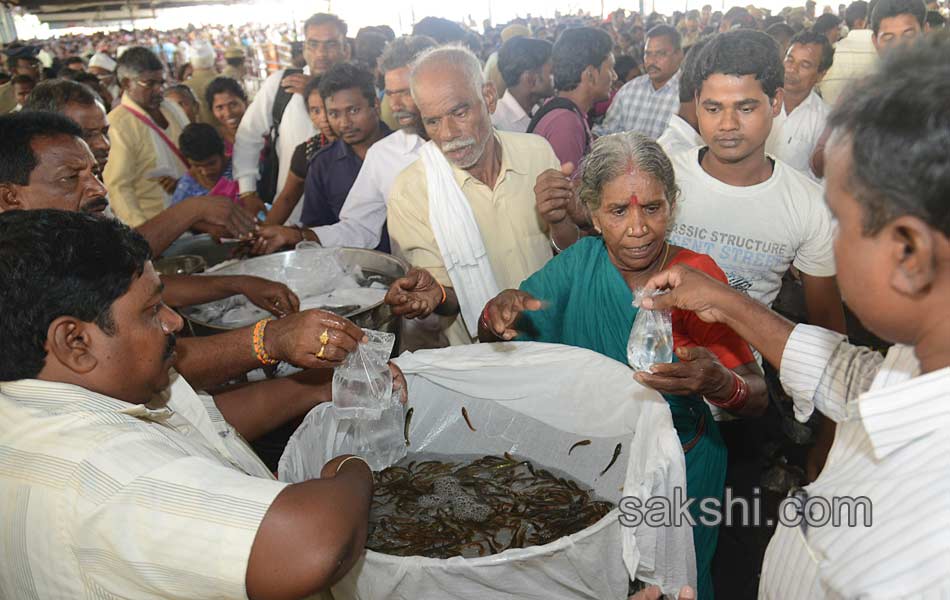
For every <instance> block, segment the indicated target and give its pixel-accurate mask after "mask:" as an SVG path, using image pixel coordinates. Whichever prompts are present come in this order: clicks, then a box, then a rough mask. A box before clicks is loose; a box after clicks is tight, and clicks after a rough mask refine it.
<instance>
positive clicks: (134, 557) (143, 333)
mask: <svg viewBox="0 0 950 600" xmlns="http://www.w3.org/2000/svg"><path fill="white" fill-rule="evenodd" d="M0 280H2V281H4V282H7V283H9V285H4V286H0V305H2V306H3V307H4V310H5V312H7V313H8V314H10V315H17V317H18V318H16V319H10V320H8V321H9V322H6V321H5V323H6V324H7V325H8V326H5V327H4V336H3V339H2V341H0V351H2V352H3V354H4V355H7V356H13V355H16V357H17V358H16V360H8V361H3V364H2V365H0V456H3V457H4V460H2V461H0V554H2V555H3V557H4V559H3V560H2V561H0V597H3V598H31V597H32V598H92V597H99V598H142V599H144V598H163V599H177V598H181V599H186V598H187V599H189V600H197V599H202V598H207V599H211V598H248V597H250V598H255V599H261V600H263V599H267V598H303V597H305V596H308V595H310V594H313V593H316V592H319V591H321V590H323V589H326V588H327V587H329V586H330V585H331V584H332V583H334V582H335V581H337V580H339V579H340V578H341V577H342V576H343V575H344V574H346V572H347V571H348V570H349V569H350V568H351V567H352V566H353V565H354V564H355V563H356V561H357V560H359V558H360V557H361V555H362V551H363V545H364V543H365V541H366V534H367V518H368V515H369V506H370V501H371V499H372V490H373V478H372V473H371V472H370V469H369V468H368V467H367V465H366V463H365V462H363V461H361V460H360V459H356V457H348V456H342V457H338V458H335V459H333V460H331V461H330V462H328V463H327V464H326V465H325V466H324V468H323V472H322V473H321V479H314V480H309V481H304V482H301V483H297V484H293V485H288V484H286V483H282V482H278V481H276V480H274V478H273V476H272V475H271V474H270V473H269V471H268V470H267V469H266V468H265V467H264V465H263V464H262V463H261V461H260V460H258V459H257V457H255V456H254V455H253V453H252V452H251V451H250V449H249V448H248V446H247V444H246V443H245V442H244V440H253V439H255V438H256V437H259V436H261V435H262V434H264V433H266V432H267V431H269V430H272V429H273V428H274V427H276V426H278V425H280V424H281V423H283V422H286V421H289V420H290V419H293V418H295V417H300V416H302V415H304V414H306V412H307V411H308V410H310V409H311V408H312V407H313V406H315V405H316V404H317V403H319V402H321V401H324V402H325V401H328V400H330V387H331V386H330V380H331V379H332V372H331V371H330V370H322V371H321V370H318V371H310V372H304V373H299V374H297V375H295V376H293V377H284V378H280V379H276V380H270V381H266V382H260V383H257V384H253V385H245V386H239V387H236V388H230V389H224V390H220V391H218V392H216V393H215V394H214V397H211V396H208V395H203V394H202V395H199V394H196V393H195V391H194V390H193V389H192V388H191V387H190V386H189V385H188V383H187V382H186V381H184V379H182V378H181V377H177V376H176V375H175V374H174V373H173V372H171V370H170V369H171V368H172V366H173V365H174V364H175V362H176V340H175V334H176V333H177V332H178V331H179V330H180V329H181V327H182V319H181V317H180V316H178V314H176V313H175V312H174V311H173V310H171V309H169V308H168V306H166V305H165V304H164V302H163V299H162V286H161V282H160V280H159V278H158V275H157V274H156V273H155V270H154V268H153V267H152V264H151V262H150V261H149V248H148V244H147V243H146V242H145V240H144V239H143V238H142V237H141V236H139V235H138V234H136V233H134V232H132V231H131V230H130V229H128V228H127V227H125V226H124V225H122V224H120V223H118V222H116V221H114V220H109V219H97V218H95V217H93V216H91V215H86V214H81V213H70V212H66V211H59V210H29V211H11V212H8V213H3V214H0ZM31 315H32V318H19V317H21V316H31ZM394 372H395V371H394ZM403 383H404V382H403V381H401V380H400V381H399V382H398V383H397V382H394V385H395V386H397V387H403ZM403 389H405V388H404V387H403ZM275 398H279V399H280V402H274V399H275ZM403 398H405V397H403Z"/></svg>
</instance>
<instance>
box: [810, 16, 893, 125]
mask: <svg viewBox="0 0 950 600" xmlns="http://www.w3.org/2000/svg"><path fill="white" fill-rule="evenodd" d="M873 35H874V32H872V31H871V30H870V29H858V30H855V31H851V32H849V33H848V37H846V38H844V39H841V40H839V41H838V43H837V44H835V61H834V63H833V64H832V65H831V68H830V69H828V72H827V73H825V76H824V78H822V80H821V83H819V84H818V89H819V90H821V97H822V98H824V99H825V102H827V103H828V104H829V105H830V106H834V105H835V103H837V102H838V97H839V96H841V94H842V93H844V92H845V91H846V90H847V89H848V87H849V86H850V85H851V84H852V83H853V82H854V81H855V80H857V79H860V78H862V77H864V76H865V75H867V74H868V73H870V72H871V70H872V69H873V68H874V65H876V64H877V61H878V58H877V50H876V49H875V48H874V42H872V41H871V38H872V36H873Z"/></svg>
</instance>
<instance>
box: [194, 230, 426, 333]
mask: <svg viewBox="0 0 950 600" xmlns="http://www.w3.org/2000/svg"><path fill="white" fill-rule="evenodd" d="M338 250H339V252H340V254H339V256H340V259H341V260H342V261H343V262H344V263H345V264H347V265H351V266H359V267H360V269H361V270H362V271H363V275H364V276H366V277H372V276H377V277H379V278H380V279H381V280H382V281H383V282H384V283H386V284H387V285H388V284H389V283H391V282H392V281H394V280H396V279H398V278H400V277H402V276H404V275H405V274H406V273H407V272H408V271H409V264H408V263H407V262H406V261H404V260H402V259H399V258H396V257H395V256H391V255H389V254H385V253H383V252H377V251H375V250H365V249H362V248H339V249H338ZM305 253H306V251H297V250H290V251H287V252H279V253H276V254H270V255H268V256H259V257H256V258H249V259H246V260H242V261H240V262H237V263H234V264H229V265H226V266H223V267H222V268H220V269H212V271H213V273H214V274H215V275H246V274H252V273H254V272H255V271H259V272H267V271H272V270H273V269H275V268H276V269H281V268H286V267H287V266H289V265H293V266H295V267H298V268H299V267H301V266H302V265H301V261H302V257H303V256H306V254H305ZM343 308H345V307H343ZM181 312H182V315H183V316H184V317H185V318H186V319H188V321H189V324H190V326H191V328H192V331H193V332H194V333H195V334H196V335H210V334H213V333H221V332H222V331H228V330H229V329H232V328H230V327H222V326H220V325H214V324H211V323H208V322H205V321H202V320H200V319H197V318H195V317H193V316H190V315H189V311H188V309H187V308H186V309H184V310H182V311H181ZM339 312H342V313H343V316H346V317H347V318H349V319H350V320H351V321H353V323H355V324H356V325H358V326H359V327H363V328H365V329H376V330H378V331H387V332H389V333H394V334H396V336H397V343H396V347H397V348H398V347H399V343H398V337H399V334H400V329H401V322H402V320H401V319H400V318H399V317H396V316H395V315H393V314H392V311H391V310H390V308H389V305H387V304H385V303H383V302H378V303H376V304H374V305H372V306H369V307H365V308H363V309H361V310H358V311H357V312H352V311H345V310H343V311H339Z"/></svg>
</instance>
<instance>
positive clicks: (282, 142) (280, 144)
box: [233, 13, 350, 225]
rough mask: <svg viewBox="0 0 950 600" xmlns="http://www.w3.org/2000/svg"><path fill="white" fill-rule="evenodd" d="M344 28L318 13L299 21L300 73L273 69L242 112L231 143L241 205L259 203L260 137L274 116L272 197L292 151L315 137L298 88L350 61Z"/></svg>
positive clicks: (292, 220)
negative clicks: (280, 101)
mask: <svg viewBox="0 0 950 600" xmlns="http://www.w3.org/2000/svg"><path fill="white" fill-rule="evenodd" d="M346 30H347V27H346V23H344V22H343V20H341V19H340V18H339V17H337V16H336V15H330V14H326V13H317V14H315V15H313V16H312V17H310V18H309V19H307V21H306V22H305V23H304V36H305V38H306V41H305V42H304V58H305V59H306V61H307V67H306V68H305V69H304V70H303V72H302V73H301V72H300V71H299V70H297V71H296V72H293V73H288V72H287V71H278V72H277V73H274V74H273V75H271V76H270V77H268V78H267V79H266V80H265V81H264V83H263V84H262V85H261V89H260V91H259V92H258V93H257V95H256V96H255V97H254V101H253V102H252V103H251V105H250V106H249V107H248V108H247V112H245V113H244V118H243V119H241V126H240V127H239V128H238V132H237V136H236V137H235V140H234V158H233V163H234V177H235V179H237V180H238V185H239V186H240V193H241V200H242V201H243V202H244V204H245V206H249V205H260V204H261V199H260V198H259V196H258V194H257V191H256V190H257V181H258V179H259V178H260V173H259V170H258V168H259V163H260V156H261V150H262V149H263V148H264V138H265V136H266V135H267V134H268V133H269V132H270V130H271V127H273V125H274V116H275V112H276V113H279V118H280V125H279V127H278V129H277V141H276V147H277V148H276V149H277V158H278V167H279V168H278V175H277V188H276V191H277V194H276V195H279V194H280V190H281V189H283V187H284V182H285V181H286V180H287V173H288V172H289V171H290V157H291V156H293V153H294V149H295V148H296V147H297V146H299V145H300V144H302V143H304V142H305V141H307V139H308V138H310V137H312V136H313V135H314V134H315V133H316V129H314V127H313V123H312V122H311V121H310V117H309V114H308V112H307V106H306V102H305V99H304V97H303V90H304V88H305V87H306V85H307V82H309V81H310V79H311V78H312V77H315V76H319V75H323V74H324V73H326V72H327V71H329V70H330V68H331V67H333V66H334V65H337V64H339V63H342V62H346V61H347V60H349V59H350V47H349V44H347V41H346ZM287 93H289V94H292V96H291V97H290V99H289V101H287V100H286V97H285V94H287ZM281 96H284V100H285V102H286V104H285V108H284V109H283V110H277V111H275V109H274V105H275V103H276V102H277V101H278V99H279V97H281ZM279 108H280V107H279V106H278V109H279ZM276 195H275V197H276ZM302 208H303V203H302V202H299V203H297V206H296V208H295V209H294V210H293V212H292V213H291V214H290V217H289V218H288V219H287V224H288V225H295V224H297V223H298V222H299V221H300V211H301V210H302Z"/></svg>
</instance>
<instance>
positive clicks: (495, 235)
mask: <svg viewBox="0 0 950 600" xmlns="http://www.w3.org/2000/svg"><path fill="white" fill-rule="evenodd" d="M410 87H411V91H412V98H413V100H414V101H415V104H416V106H417V107H418V109H419V112H420V115H421V118H422V125H423V127H424V128H425V132H426V134H427V135H428V137H429V139H430V141H429V142H428V143H427V144H425V145H424V146H423V148H422V151H421V156H420V159H419V160H417V161H416V162H414V163H413V164H412V165H411V166H409V167H408V168H407V169H406V170H405V171H403V172H402V173H401V174H400V175H399V177H397V178H396V181H395V183H394V184H393V187H392V190H391V192H390V196H389V233H390V237H391V239H392V243H393V251H394V252H395V253H396V254H398V255H400V256H402V257H403V258H405V259H406V260H407V261H409V263H411V264H412V265H413V267H416V268H414V269H413V270H412V271H410V273H409V274H408V275H407V276H406V277H405V278H403V279H400V280H398V281H396V283H394V284H393V287H392V288H391V289H390V292H389V294H388V296H387V302H389V303H390V304H391V305H392V306H393V310H394V312H395V313H396V314H401V315H403V316H405V317H407V318H410V319H412V318H422V317H426V316H428V315H429V314H432V313H433V312H434V313H436V314H438V315H441V316H445V317H455V318H454V320H453V321H452V323H451V325H450V326H449V327H448V329H447V330H446V332H445V333H446V337H447V339H448V341H449V343H450V344H453V345H456V344H468V343H472V341H473V340H474V339H475V338H476V337H477V334H478V320H479V315H480V314H481V311H482V308H483V307H484V306H485V304H486V303H487V302H488V300H490V299H491V298H493V297H494V295H496V294H497V293H498V292H500V291H501V290H502V289H506V288H508V287H511V286H515V287H517V286H518V285H519V284H520V283H521V282H522V281H523V280H524V279H525V278H526V277H527V276H528V275H530V274H532V273H534V272H535V271H536V270H538V269H539V268H541V266H543V265H544V263H545V262H547V261H548V260H549V259H550V258H551V256H552V247H551V241H550V239H549V237H548V234H547V233H546V232H545V225H544V221H543V220H542V219H541V217H540V216H539V214H538V212H537V210H536V208H535V198H534V185H535V181H536V180H537V178H538V175H540V174H541V173H542V172H544V171H546V170H548V169H558V168H559V167H560V165H559V163H558V160H557V157H556V156H555V155H554V150H553V149H552V148H551V146H550V145H549V144H548V142H547V141H546V140H545V139H544V138H541V137H538V136H535V135H529V134H522V133H511V132H504V131H496V130H495V129H494V127H493V126H492V123H491V112H492V111H493V110H494V108H495V102H496V100H497V97H496V92H495V88H494V86H492V85H490V84H488V85H486V84H485V82H484V80H483V78H482V72H481V65H480V63H479V61H478V59H477V58H476V57H475V55H474V54H472V53H471V51H469V50H467V49H465V48H461V47H454V46H449V47H440V48H434V49H431V50H429V51H427V52H425V53H423V54H421V55H420V56H419V57H418V58H417V59H416V61H415V63H414V64H413V66H412V69H411V75H410Z"/></svg>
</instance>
